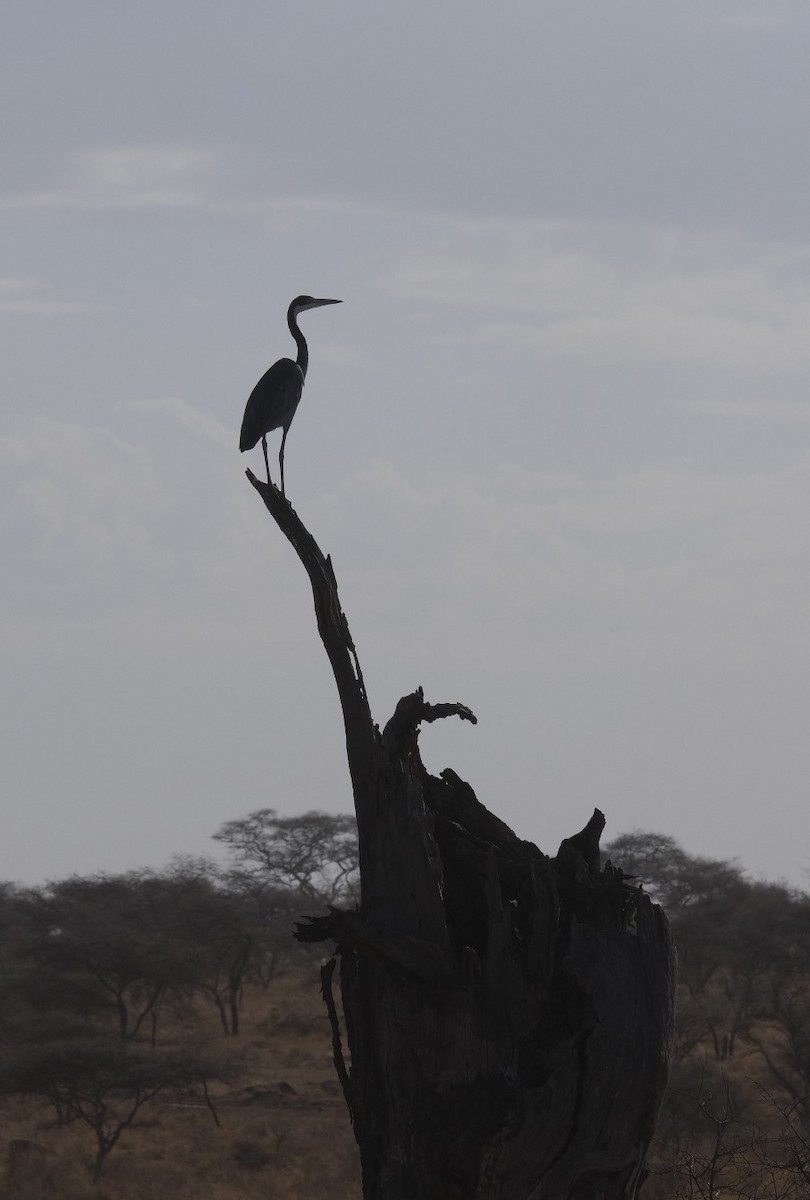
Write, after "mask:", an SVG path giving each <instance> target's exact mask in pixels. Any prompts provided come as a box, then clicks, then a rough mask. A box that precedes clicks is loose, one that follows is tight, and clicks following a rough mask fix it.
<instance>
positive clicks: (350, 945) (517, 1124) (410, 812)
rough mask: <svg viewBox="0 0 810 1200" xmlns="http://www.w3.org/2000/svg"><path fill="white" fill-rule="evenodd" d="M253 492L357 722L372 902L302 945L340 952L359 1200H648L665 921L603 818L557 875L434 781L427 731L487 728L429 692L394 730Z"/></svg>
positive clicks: (460, 793) (665, 1032) (277, 498)
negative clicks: (462, 723) (300, 586)
mask: <svg viewBox="0 0 810 1200" xmlns="http://www.w3.org/2000/svg"><path fill="white" fill-rule="evenodd" d="M248 476H249V478H250V481H251V483H252V484H253V486H254V487H255V488H256V490H257V491H258V492H259V494H260V495H261V497H262V499H263V500H264V502H265V504H266V506H267V508H268V509H269V511H270V513H271V514H272V516H273V517H274V519H275V520H276V522H277V523H278V525H279V527H280V528H281V530H282V531H283V532H284V534H285V535H286V536H287V538H288V539H289V541H290V542H291V544H292V545H293V547H294V548H295V550H296V552H297V553H298V556H299V558H300V559H301V562H302V563H303V565H304V567H305V568H306V570H307V572H308V574H309V577H310V581H311V583H312V589H313V596H314V600H315V611H316V616H317V622H318V629H319V632H320V634H321V638H322V640H323V644H324V647H325V649H326V652H327V654H328V656H329V660H330V662H331V664H332V669H333V671H334V675H335V680H336V683H337V687H338V692H339V695H340V701H341V705H342V708H343V715H344V721H345V729H346V749H347V754H348V759H349V768H350V772H351V778H352V784H353V788H354V798H355V805H356V811H357V820H358V826H359V833H360V860H361V876H362V900H361V904H360V908H359V911H356V912H342V911H339V910H336V909H333V910H331V911H330V915H329V916H328V917H327V918H321V919H319V920H315V921H312V922H311V923H309V924H307V925H303V926H301V927H300V928H299V934H298V936H300V937H301V938H302V939H304V940H311V941H320V940H326V939H333V940H334V941H335V943H336V946H337V956H338V958H339V961H340V981H341V989H342V996H343V1010H344V1016H345V1023H346V1031H347V1035H348V1044H349V1049H350V1052H351V1066H350V1067H349V1066H348V1065H347V1064H346V1063H345V1062H344V1061H343V1054H342V1049H341V1041H340V1035H339V1030H338V1026H337V1012H336V1008H335V1005H334V1001H333V998H332V987H331V984H332V971H333V968H334V963H331V964H329V965H328V966H327V967H326V968H325V969H324V972H323V984H324V995H325V998H326V1001H327V1005H328V1008H329V1012H330V1018H331V1020H332V1028H333V1048H334V1052H335V1062H336V1066H337V1069H338V1075H339V1077H340V1079H341V1083H342V1085H343V1088H344V1093H345V1096H346V1100H347V1103H348V1106H349V1109H350V1112H351V1115H352V1121H353V1123H354V1130H355V1135H356V1137H357V1142H358V1145H359V1147H360V1153H361V1159H362V1165H363V1195H364V1198H365V1200H628V1198H632V1197H634V1196H636V1195H637V1192H638V1189H639V1186H640V1184H641V1181H642V1179H643V1175H644V1156H645V1153H646V1150H647V1147H648V1144H649V1140H650V1137H651V1135H652V1132H653V1126H654V1122H655V1117H656V1113H657V1110H658V1106H659V1103H660V1100H661V1097H662V1094H663V1090H664V1087H665V1084H666V1077H667V1069H668V1061H669V1047H670V1041H671V1035H672V1020H673V997H674V990H675V981H674V957H673V951H672V945H671V941H670V937H669V932H668V928H667V924H666V920H665V918H664V915H663V913H662V912H661V910H660V909H659V908H657V907H656V906H654V905H653V904H651V903H650V901H649V899H648V897H646V896H645V895H643V894H642V893H641V891H640V890H639V889H636V888H634V887H632V886H630V884H629V883H628V881H627V880H626V879H625V878H624V877H623V876H622V873H621V871H620V870H617V869H615V868H613V867H612V866H611V865H610V864H607V865H606V866H605V867H604V868H602V867H601V866H600V860H599V835H600V834H601V831H602V828H603V826H604V818H603V816H602V814H601V813H600V812H598V810H597V811H595V812H594V815H593V817H592V818H591V820H590V821H589V822H588V824H587V825H586V827H585V829H583V830H582V831H581V832H580V833H579V834H575V835H574V836H572V837H571V838H567V839H566V840H565V841H564V842H563V844H562V846H561V847H560V850H559V852H558V854H557V855H556V856H555V857H554V858H549V857H548V856H547V855H545V854H543V853H542V852H541V851H540V850H538V848H537V847H536V846H534V845H533V844H532V843H531V842H526V841H522V840H521V839H520V838H518V837H517V836H516V835H515V834H514V833H513V832H512V830H511V829H509V828H508V826H507V825H505V824H504V823H503V822H502V821H500V820H499V819H498V818H497V817H496V816H494V815H493V814H492V813H490V812H489V811H488V810H487V809H486V808H485V807H484V806H483V805H482V804H480V803H479V801H478V800H477V799H476V797H475V795H474V793H473V790H472V788H471V787H470V786H469V784H467V783H465V782H464V781H463V780H461V779H460V778H459V777H458V776H457V775H456V774H455V773H454V772H453V771H450V770H446V771H443V772H442V774H441V776H440V777H439V778H437V777H435V776H431V775H430V774H428V772H427V771H426V770H425V768H424V766H423V764H422V761H421V759H420V756H419V749H418V735H419V727H420V725H421V723H423V722H425V721H435V720H438V719H442V718H446V717H450V716H457V717H459V718H461V719H462V720H468V721H473V722H474V721H475V717H474V716H473V714H472V713H471V712H470V710H469V709H468V708H466V707H465V706H464V705H463V704H437V705H431V704H428V703H427V702H426V701H425V699H424V696H423V694H422V691H421V689H419V690H417V691H416V692H413V693H412V694H410V695H408V696H405V697H403V699H402V700H400V702H399V704H398V705H397V708H396V711H395V713H394V715H393V716H392V717H391V719H390V721H389V722H388V724H387V725H386V726H385V728H384V730H383V731H382V733H381V732H380V731H379V729H378V728H377V727H376V726H375V725H374V722H373V720H372V716H371V711H370V708H369V703H368V698H367V696H366V691H365V686H364V684H363V677H362V672H361V670H360V665H359V662H358V659H357V654H356V652H355V649H354V645H353V643H352V640H351V636H350V633H349V628H348V624H347V622H346V618H345V616H344V614H343V612H342V609H341V607H340V602H339V599H338V594H337V585H336V582H335V576H334V572H333V570H332V564H331V561H330V560H329V558H328V557H325V556H324V555H323V554H322V552H321V551H320V549H319V548H318V546H317V544H316V543H315V541H314V539H313V538H312V536H311V535H310V534H309V533H308V531H307V530H306V529H305V528H304V526H303V525H302V524H301V522H300V521H299V519H298V517H297V516H296V514H295V513H294V511H293V509H292V508H291V506H290V505H289V503H288V502H287V501H286V500H285V499H284V498H283V497H282V496H281V494H280V493H279V492H278V491H277V489H276V488H274V487H272V486H271V487H269V488H268V486H267V485H266V484H264V483H262V482H261V481H260V480H258V479H257V478H256V477H255V476H254V475H252V473H251V472H248ZM538 803H540V802H539V801H538Z"/></svg>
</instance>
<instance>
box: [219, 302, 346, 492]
mask: <svg viewBox="0 0 810 1200" xmlns="http://www.w3.org/2000/svg"><path fill="white" fill-rule="evenodd" d="M322 304H340V301H339V300H316V299H314V298H313V297H312V296H296V298H295V300H293V302H292V304H291V305H290V307H289V309H288V310H287V325H288V326H289V329H290V333H291V334H292V335H293V337H294V338H295V343H296V345H297V346H298V358H297V360H296V361H295V362H293V360H292V359H291V358H280V359H279V360H278V362H276V363H273V365H272V367H270V369H269V370H267V371H265V373H264V375H262V377H261V379H260V380H259V382H258V383H257V384H256V386H255V388H254V389H253V391H252V392H251V393H250V396H249V398H248V402H247V405H246V407H245V415H244V417H243V419H242V431H241V433H240V435H239V449H240V450H243V451H244V450H252V449H253V447H254V446H255V445H256V443H257V442H258V441H259V439H261V443H262V450H263V451H264V464H265V466H266V468H267V485H268V487H269V486H270V464H269V462H268V459H267V434H268V433H270V431H271V430H273V429H282V430H283V431H284V432H283V433H282V435H281V450H280V451H279V456H278V462H279V468H280V470H281V494H282V496H283V495H284V443H285V441H286V440H287V432H288V430H289V428H290V425H291V423H292V419H293V417H294V416H295V410H296V409H297V408H298V404H299V401H300V399H301V393H302V391H303V389H304V380H305V379H306V375H307V366H308V365H309V352H308V350H307V343H306V340H305V339H304V335H303V333H302V332H301V330H300V329H299V328H298V323H297V318H298V314H299V313H301V312H305V311H306V310H307V309H308V308H319V307H320V306H321V305H322Z"/></svg>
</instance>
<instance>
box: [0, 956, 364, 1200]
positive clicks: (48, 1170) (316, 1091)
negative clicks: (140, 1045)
mask: <svg viewBox="0 0 810 1200" xmlns="http://www.w3.org/2000/svg"><path fill="white" fill-rule="evenodd" d="M242 1015H243V1023H242V1033H241V1034H240V1036H239V1037H236V1038H226V1037H224V1036H223V1035H222V1033H221V1032H220V1031H219V1027H218V1018H217V1016H216V1013H215V1012H214V1011H213V1009H210V1008H207V1007H198V1008H197V1009H196V1010H195V1011H194V1012H192V1013H191V1014H189V1015H188V1016H187V1017H185V1018H184V1019H183V1020H182V1021H175V1022H170V1021H169V1020H166V1022H165V1024H164V1026H163V1027H162V1028H161V1030H159V1040H160V1042H161V1044H163V1045H178V1046H179V1045H183V1044H186V1045H187V1044H189V1043H190V1042H193V1043H194V1044H195V1045H199V1044H201V1042H202V1043H203V1044H204V1046H205V1049H206V1051H207V1052H208V1053H211V1052H212V1051H214V1050H216V1052H217V1054H218V1055H221V1056H222V1058H223V1061H225V1062H226V1063H235V1064H236V1065H237V1074H236V1076H235V1077H234V1078H233V1080H232V1081H231V1082H230V1083H228V1084H227V1085H222V1084H220V1085H212V1087H211V1095H212V1097H213V1098H214V1101H215V1104H216V1109H217V1114H218V1116H219V1119H220V1121H221V1124H222V1128H217V1126H216V1125H215V1123H214V1121H213V1119H212V1116H211V1113H210V1112H209V1110H208V1109H207V1107H206V1106H205V1103H204V1100H203V1098H202V1097H193V1096H192V1097H168V1096H167V1097H162V1098H161V1097H159V1098H158V1099H156V1100H155V1101H154V1102H153V1103H152V1104H151V1105H149V1106H147V1107H146V1108H144V1110H143V1112H142V1119H141V1121H140V1123H139V1124H138V1125H136V1126H135V1127H133V1128H132V1129H131V1130H128V1131H126V1132H125V1133H124V1135H123V1136H122V1138H121V1141H120V1143H119V1145H118V1146H117V1147H116V1148H115V1150H114V1151H113V1152H112V1154H111V1155H110V1157H109V1159H108V1161H107V1164H106V1166H105V1169H104V1174H103V1176H102V1179H101V1180H100V1181H99V1182H98V1183H97V1184H96V1183H94V1182H93V1181H92V1162H93V1158H94V1154H95V1144H94V1138H93V1134H92V1133H91V1131H90V1130H89V1129H88V1128H86V1127H85V1126H81V1125H70V1126H61V1127H60V1126H57V1125H55V1123H54V1113H53V1110H52V1109H51V1108H50V1107H49V1106H48V1105H47V1104H46V1103H45V1102H44V1101H39V1100H22V1099H14V1100H7V1101H5V1102H4V1103H3V1104H2V1124H1V1125H0V1130H1V1131H2V1136H0V1163H1V1164H2V1166H1V1167H0V1200H46V1198H47V1200H192V1198H193V1200H203V1198H204V1200H253V1198H254V1197H255V1198H256V1200H260V1198H261V1200H270V1198H272V1200H300V1197H302V1196H306V1197H307V1198H308V1200H327V1197H328V1200H350V1198H351V1200H357V1198H358V1197H359V1196H360V1172H359V1165H358V1157H357V1151H356V1147H355V1143H354V1138H353V1136H352V1132H351V1127H350V1124H349V1118H348V1114H347V1112H346V1107H345V1104H344V1102H343V1097H342V1095H341V1094H340V1089H339V1087H338V1086H337V1082H336V1077H335V1071H334V1067H333V1064H332V1058H331V1048H330V1036H329V1027H328V1022H327V1020H326V1017H325V1012H324V1007H323V1002H322V1000H321V998H320V993H319V980H318V978H317V971H315V970H314V969H313V968H309V969H303V970H299V971H296V972H291V973H290V974H289V975H287V976H285V977H283V978H281V979H279V980H277V981H276V982H275V983H274V984H273V985H271V987H270V988H269V989H268V990H267V992H265V993H263V992H262V991H261V990H260V989H258V988H257V989H254V990H251V991H250V992H249V993H248V994H246V996H245V1004H244V1009H243V1014H242ZM15 1139H28V1140H30V1141H32V1142H34V1143H36V1144H37V1145H36V1146H31V1147H27V1148H26V1147H22V1148H20V1147H16V1148H15V1147H13V1145H12V1143H13V1142H14V1141H15ZM12 1157H13V1158H15V1159H17V1160H18V1161H16V1162H15V1164H14V1165H13V1166H12V1162H11V1158H12Z"/></svg>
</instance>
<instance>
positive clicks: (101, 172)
mask: <svg viewBox="0 0 810 1200" xmlns="http://www.w3.org/2000/svg"><path fill="white" fill-rule="evenodd" d="M216 168H217V156H216V155H215V154H214V152H213V151H211V150H208V149H200V148H197V147H192V146H180V145H176V146H142V147H137V146H136V147H109V148H102V149H92V150H84V151H82V152H80V153H79V154H78V155H77V156H76V158H75V159H74V160H73V162H72V164H71V166H70V169H69V171H68V175H67V178H66V179H65V180H64V181H63V183H62V184H61V186H59V187H57V188H56V189H55V190H52V191H43V192H33V193H28V194H19V195H7V196H5V197H4V198H3V200H2V205H3V207H5V208H45V209H48V208H88V209H104V210H110V209H111V210H126V209H144V208H145V209H152V208H168V209H190V208H191V209H195V208H201V207H203V206H204V205H205V204H206V203H207V202H208V200H209V197H210V189H211V186H212V182H213V180H214V176H215V172H216Z"/></svg>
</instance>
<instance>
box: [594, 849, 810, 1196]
mask: <svg viewBox="0 0 810 1200" xmlns="http://www.w3.org/2000/svg"><path fill="white" fill-rule="evenodd" d="M605 854H606V856H607V857H608V858H610V859H611V860H612V861H613V862H614V863H616V864H618V865H619V866H621V868H622V869H623V870H624V871H625V872H626V873H628V874H630V875H633V876H635V877H636V880H637V882H638V883H639V885H641V886H643V887H644V888H645V890H647V891H648V892H649V893H650V894H651V895H652V896H653V898H654V899H655V900H656V901H657V902H658V903H660V904H661V905H662V907H663V908H664V909H665V910H666V913H667V915H668V917H669V920H670V924H671V927H672V931H673V934H674V939H675V945H676V948H677V953H678V978H679V983H678V1003H677V1009H676V1022H675V1045H674V1059H673V1067H672V1072H671V1075H670V1083H669V1088H668V1091H667V1095H666V1097H665V1100H664V1105H663V1108H662V1112H661V1116H660V1118H659V1123H658V1130H657V1137H656V1142H655V1150H656V1155H657V1161H656V1163H655V1171H656V1176H657V1177H656V1178H654V1179H653V1180H651V1181H650V1182H649V1184H648V1185H647V1190H646V1191H645V1195H649V1196H650V1197H652V1198H654V1200H657V1197H659V1196H660V1197H661V1198H663V1197H667V1198H670V1197H681V1196H683V1197H698V1196H706V1197H710V1196H712V1197H713V1196H717V1195H723V1196H732V1197H745V1198H746V1200H748V1198H751V1197H762V1198H765V1197H771V1198H772V1200H792V1198H793V1197H797V1198H798V1197H806V1196H807V1195H808V1194H810V896H808V895H807V894H806V893H804V892H801V891H799V890H797V889H794V888H791V887H789V886H787V885H786V884H784V883H771V882H761V881H756V880H752V879H750V878H749V877H748V876H747V875H746V874H745V872H744V871H742V870H741V869H740V868H739V867H738V866H737V865H736V864H735V863H733V862H728V861H723V860H716V859H711V858H706V857H701V856H695V855H691V854H688V853H687V852H686V851H685V850H684V849H683V848H682V847H681V846H680V845H679V844H678V843H677V842H676V841H675V839H674V838H672V837H669V836H667V835H664V834H660V833H650V832H640V831H637V832H634V833H628V834H624V835H622V836H621V837H618V838H616V839H615V840H614V841H613V842H612V843H610V844H609V845H608V846H606V847H605Z"/></svg>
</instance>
